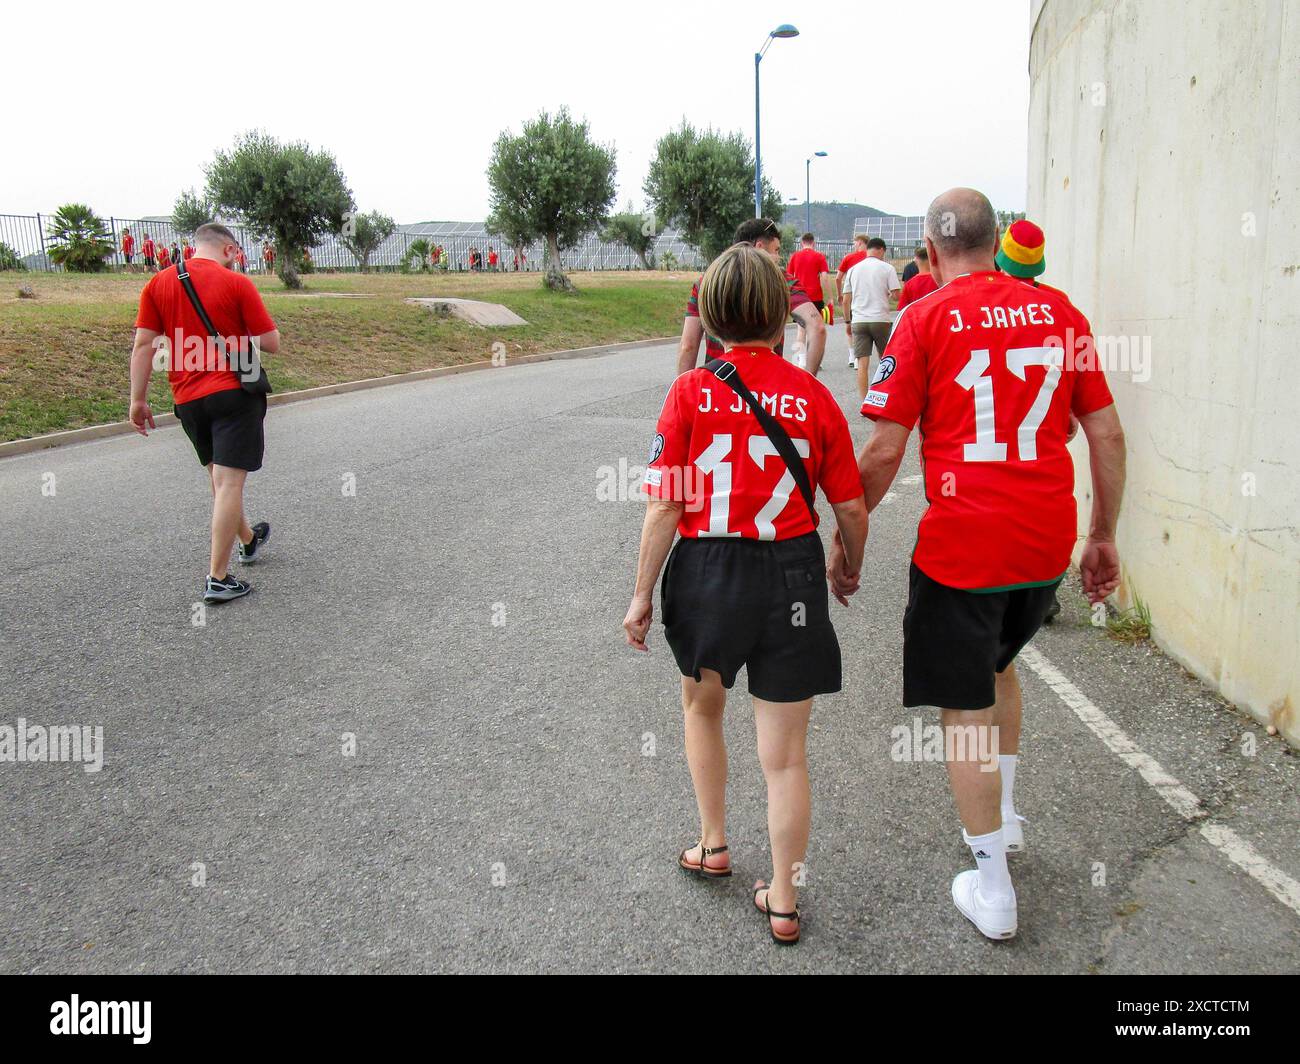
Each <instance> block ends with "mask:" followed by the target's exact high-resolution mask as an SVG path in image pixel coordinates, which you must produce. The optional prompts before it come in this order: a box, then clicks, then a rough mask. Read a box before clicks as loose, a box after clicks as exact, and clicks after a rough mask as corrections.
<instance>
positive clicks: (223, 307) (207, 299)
mask: <svg viewBox="0 0 1300 1064" xmlns="http://www.w3.org/2000/svg"><path fill="white" fill-rule="evenodd" d="M187 268H188V269H189V272H190V276H191V277H192V278H193V280H194V290H195V291H196V292H198V294H199V299H200V300H201V301H202V302H203V306H204V308H205V309H206V310H207V312H208V317H209V318H211V319H212V324H213V325H215V326H216V328H217V331H218V332H219V333H220V334H221V335H222V336H223V337H228V338H232V339H233V338H236V337H247V336H261V335H262V334H263V333H269V332H273V331H274V330H275V322H274V321H272V320H271V315H269V314H268V313H267V312H266V306H265V305H264V304H263V303H262V297H261V295H260V294H259V293H258V291H257V286H256V285H254V284H253V282H252V281H250V280H249V279H248V278H247V277H246V276H245V275H244V274H242V273H235V272H234V271H233V270H228V269H226V268H225V267H224V266H222V265H221V263H219V262H214V261H213V260H212V259H193V260H192V261H191V262H190V263H189V265H188V267H187ZM135 327H136V328H137V329H149V330H150V331H152V332H156V333H161V334H162V335H163V336H165V337H166V338H167V342H168V347H169V348H170V351H171V357H170V358H169V360H168V367H169V368H168V371H167V380H168V382H169V383H170V384H171V386H172V396H173V397H174V398H175V400H176V402H177V403H189V402H192V401H193V400H195V399H202V398H203V397H204V396H205V395H211V394H212V393H213V392H221V391H225V390H226V389H227V388H238V387H239V377H238V376H237V375H236V374H235V373H234V372H233V371H232V370H229V369H221V368H208V367H209V362H208V359H207V358H206V357H205V356H206V354H207V351H208V345H207V336H208V331H207V329H205V328H204V327H203V322H202V321H201V320H200V318H199V316H198V314H197V313H196V312H195V310H194V307H193V306H192V305H191V304H190V301H189V297H188V296H186V294H185V289H184V288H182V287H181V282H180V278H179V277H178V276H177V274H176V271H175V270H164V271H163V272H161V273H156V274H154V275H153V277H152V278H151V279H150V281H149V283H148V284H147V285H145V286H144V291H143V292H141V293H140V313H139V314H138V315H137V316H136V320H135ZM178 331H179V333H180V337H179V341H178V338H177V333H178ZM200 345H201V346H200ZM187 367H188V368H187Z"/></svg>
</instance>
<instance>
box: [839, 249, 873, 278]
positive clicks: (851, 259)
mask: <svg viewBox="0 0 1300 1064" xmlns="http://www.w3.org/2000/svg"><path fill="white" fill-rule="evenodd" d="M866 257H867V253H866V252H865V251H850V252H849V253H848V254H847V255H845V256H844V258H842V259H840V266H839V272H840V273H848V272H849V270H851V269H853V267H854V266H856V265H857V264H858V263H859V262H861V261H862V260H863V259H865V258H866Z"/></svg>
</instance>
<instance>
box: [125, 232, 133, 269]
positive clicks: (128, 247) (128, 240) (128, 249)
mask: <svg viewBox="0 0 1300 1064" xmlns="http://www.w3.org/2000/svg"><path fill="white" fill-rule="evenodd" d="M134 254H135V237H133V236H132V235H131V230H130V229H128V228H125V227H124V228H123V229H122V259H123V261H124V262H125V263H126V268H127V270H128V271H129V270H130V269H131V256H132V255H134Z"/></svg>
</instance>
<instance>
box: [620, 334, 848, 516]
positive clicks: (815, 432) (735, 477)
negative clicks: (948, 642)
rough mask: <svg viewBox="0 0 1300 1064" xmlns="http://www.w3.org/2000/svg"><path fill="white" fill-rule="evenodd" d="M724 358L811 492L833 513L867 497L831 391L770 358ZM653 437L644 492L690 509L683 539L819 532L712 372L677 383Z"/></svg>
mask: <svg viewBox="0 0 1300 1064" xmlns="http://www.w3.org/2000/svg"><path fill="white" fill-rule="evenodd" d="M725 358H726V360H727V361H728V362H734V363H735V365H736V368H737V370H738V371H739V373H740V376H741V379H743V380H744V382H745V384H746V386H748V388H749V390H750V391H751V392H753V393H754V395H755V396H756V397H757V398H758V400H759V402H761V403H762V404H763V406H764V407H765V408H766V409H767V410H768V411H769V412H770V413H771V414H772V416H773V417H775V418H776V419H777V420H778V421H779V422H780V423H781V425H782V426H783V427H784V428H785V430H786V431H787V432H788V433H789V434H790V437H791V439H793V440H794V445H795V449H796V450H797V451H798V452H799V454H800V455H801V456H802V457H803V459H804V465H805V466H806V467H807V469H808V479H809V480H810V481H811V482H812V487H813V492H814V493H816V491H817V487H818V485H819V484H820V485H821V489H822V491H823V493H824V494H825V495H826V498H827V500H828V501H830V502H832V503H841V502H848V501H849V500H851V499H856V498H857V497H858V496H859V495H861V494H862V481H861V479H860V477H859V475H858V464H857V460H856V458H855V457H854V455H853V440H852V439H851V438H850V436H849V426H848V422H847V421H845V419H844V411H842V410H841V409H840V406H839V403H837V402H836V401H835V397H834V396H833V395H831V393H830V391H829V390H828V389H827V387H826V386H825V385H824V384H822V383H821V381H819V380H818V379H817V378H816V377H814V376H813V375H812V374H811V373H809V372H807V371H806V370H803V369H800V368H799V367H798V366H796V365H794V364H793V363H792V362H787V361H785V359H783V358H781V357H780V356H779V355H777V354H776V353H775V352H773V351H769V350H768V349H766V348H756V347H746V348H732V350H731V351H730V352H728V353H727V354H726V355H725ZM655 433H656V435H655V439H654V444H653V445H652V447H651V452H650V465H649V468H648V469H647V470H646V477H645V483H644V487H643V490H644V491H645V493H646V494H647V495H650V496H651V497H653V498H656V499H671V500H672V501H674V502H681V503H685V504H686V509H685V510H683V511H682V519H681V522H680V523H679V525H678V531H679V532H680V533H681V534H682V535H683V536H691V537H697V536H740V537H743V538H746V539H765V540H770V539H790V538H791V537H794V536H802V535H805V534H806V533H808V532H812V531H813V530H814V529H815V528H816V525H815V524H814V523H813V520H812V516H811V515H810V514H809V513H808V507H807V506H806V505H805V504H804V501H803V497H802V496H801V495H800V494H799V488H798V486H797V485H796V483H795V479H794V475H793V474H792V473H791V472H790V471H789V469H787V468H786V465H785V462H783V461H782V460H781V456H780V455H779V454H777V452H776V448H775V446H773V444H772V442H771V440H769V439H768V436H767V433H765V432H764V431H763V427H762V426H761V425H760V424H759V423H758V419H757V418H756V417H754V414H753V412H752V411H751V410H750V409H749V407H748V405H746V403H745V402H744V400H743V399H741V398H740V396H738V395H737V394H736V393H735V392H733V391H732V390H731V387H730V386H729V385H727V384H726V383H725V382H724V381H720V380H718V378H717V377H715V376H714V375H713V374H712V373H710V372H709V371H708V370H707V369H703V368H700V369H694V370H691V371H690V372H689V373H683V374H682V375H681V376H680V377H678V378H677V379H676V380H675V381H674V382H673V385H672V387H671V388H669V389H668V397H667V398H666V399H665V400H664V405H663V409H662V410H661V411H660V413H659V423H658V425H657V426H656V428H655Z"/></svg>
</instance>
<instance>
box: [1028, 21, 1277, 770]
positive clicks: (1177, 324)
mask: <svg viewBox="0 0 1300 1064" xmlns="http://www.w3.org/2000/svg"><path fill="white" fill-rule="evenodd" d="M1030 15H1031V20H1032V25H1033V37H1032V43H1031V47H1030V61H1029V68H1030V78H1031V82H1032V92H1031V102H1030V114H1029V195H1028V217H1029V218H1030V219H1032V220H1034V221H1037V222H1039V223H1040V224H1041V225H1042V226H1043V228H1044V230H1045V231H1046V234H1047V264H1048V269H1047V272H1046V273H1045V274H1044V275H1043V280H1045V281H1047V282H1048V283H1050V284H1054V285H1056V286H1058V287H1060V288H1063V289H1065V290H1066V291H1067V292H1069V293H1070V295H1071V297H1072V299H1073V300H1074V301H1075V303H1076V304H1078V306H1079V308H1080V309H1081V310H1083V312H1084V313H1085V314H1087V315H1088V317H1089V318H1090V319H1091V321H1092V324H1093V328H1094V331H1095V332H1097V333H1099V334H1108V335H1110V336H1116V337H1118V336H1129V337H1137V338H1139V339H1138V342H1139V345H1144V344H1146V343H1149V344H1150V359H1151V361H1150V376H1149V379H1148V380H1145V381H1142V380H1140V378H1141V377H1142V376H1143V374H1141V373H1137V374H1134V373H1131V372H1130V373H1124V372H1119V371H1116V370H1115V369H1112V371H1111V373H1110V382H1111V387H1112V390H1113V391H1114V393H1115V399H1116V403H1117V405H1118V407H1119V411H1120V416H1121V417H1122V419H1123V421H1124V425H1125V429H1126V431H1127V434H1128V441H1129V467H1128V469H1129V479H1128V491H1127V494H1126V497H1125V502H1124V513H1123V516H1122V517H1121V520H1120V530H1119V546H1120V551H1121V557H1122V558H1123V561H1124V565H1125V569H1126V574H1125V577H1126V579H1125V586H1124V588H1123V590H1122V593H1121V604H1123V605H1128V604H1130V603H1131V602H1132V601H1133V596H1135V595H1136V596H1140V597H1141V599H1142V600H1143V601H1145V602H1146V603H1147V604H1148V605H1149V606H1150V609H1151V614H1152V618H1153V625H1154V630H1155V635H1156V639H1157V641H1158V642H1159V644H1160V645H1161V646H1162V647H1163V648H1164V649H1165V650H1166V651H1167V652H1168V653H1170V654H1171V655H1173V656H1174V657H1175V658H1176V659H1178V660H1179V661H1181V662H1182V663H1183V664H1184V665H1185V666H1186V667H1187V668H1189V669H1191V670H1192V671H1193V672H1195V673H1197V674H1198V675H1200V676H1201V677H1203V678H1204V679H1206V680H1207V681H1208V682H1210V683H1211V684H1213V685H1214V686H1215V687H1217V688H1218V690H1219V691H1220V692H1221V693H1222V694H1223V695H1224V696H1225V697H1226V698H1228V699H1230V700H1231V701H1232V702H1235V703H1237V704H1238V705H1240V706H1242V707H1244V708H1246V709H1248V710H1249V711H1250V712H1251V713H1252V714H1253V715H1254V716H1255V717H1257V718H1258V719H1259V720H1261V721H1263V722H1265V723H1271V724H1275V725H1276V726H1277V728H1278V729H1279V730H1280V731H1281V732H1282V733H1283V734H1285V735H1286V736H1287V737H1288V738H1289V739H1290V741H1291V742H1292V743H1296V744H1300V711H1297V703H1300V692H1298V691H1297V683H1296V681H1297V668H1296V662H1297V656H1300V623H1298V621H1297V616H1298V614H1300V534H1298V533H1297V523H1298V522H1300V0H1226V2H1225V0H1197V2H1195V3H1185V2H1178V0H1034V2H1033V3H1032V4H1031V10H1030ZM1139 349H1140V348H1139ZM1074 447H1075V450H1076V455H1075V457H1076V466H1078V467H1079V468H1080V477H1079V484H1078V492H1077V494H1078V497H1079V504H1080V505H1079V513H1080V530H1081V531H1082V530H1084V529H1086V525H1087V515H1088V507H1089V500H1090V481H1089V478H1088V471H1087V463H1086V453H1087V452H1086V444H1084V443H1083V442H1082V441H1079V442H1076V443H1075V444H1074Z"/></svg>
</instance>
